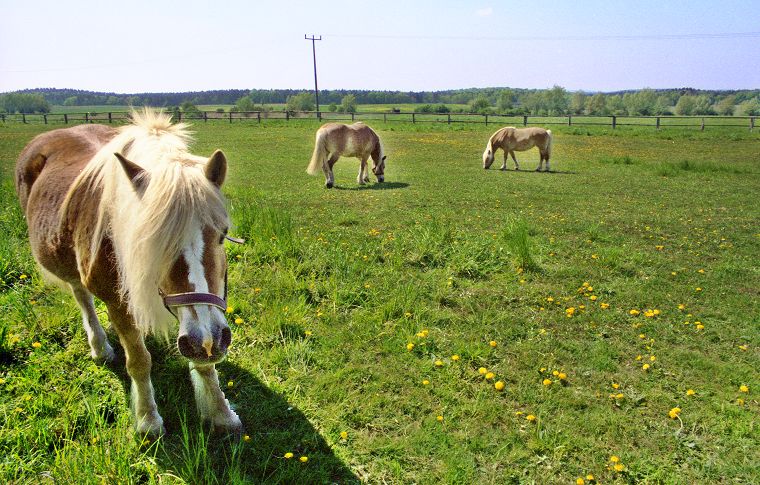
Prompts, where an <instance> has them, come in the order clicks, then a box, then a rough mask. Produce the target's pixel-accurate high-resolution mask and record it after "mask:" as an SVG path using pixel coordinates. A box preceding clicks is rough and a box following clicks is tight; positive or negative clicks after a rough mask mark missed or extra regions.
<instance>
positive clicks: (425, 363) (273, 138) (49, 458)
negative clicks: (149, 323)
mask: <svg viewBox="0 0 760 485" xmlns="http://www.w3.org/2000/svg"><path fill="white" fill-rule="evenodd" d="M317 126H318V125H317V124H316V123H314V122H312V121H299V122H291V123H281V122H271V121H268V122H265V123H262V124H261V125H258V124H254V123H234V124H227V123H207V124H196V125H195V127H194V129H195V130H196V139H197V141H196V142H195V144H194V147H193V151H194V152H195V153H205V154H209V155H210V154H211V153H212V151H213V150H214V149H215V148H222V149H224V150H225V152H226V153H227V156H228V158H229V160H230V167H229V174H228V184H227V185H226V186H225V192H226V195H227V197H228V200H229V206H230V213H231V215H232V218H233V221H234V223H235V227H233V229H232V230H231V234H232V235H234V236H239V237H245V238H246V239H247V241H246V244H245V245H242V246H238V245H229V246H228V251H229V261H230V274H229V283H230V304H231V306H232V307H233V309H234V311H233V313H232V317H233V318H240V319H242V321H243V323H242V324H233V325H234V329H233V343H232V348H231V352H230V356H229V358H228V360H227V361H225V362H224V363H223V364H221V365H220V366H219V368H220V373H221V381H222V386H223V387H224V390H225V392H226V394H227V396H228V398H229V399H230V401H231V402H232V403H233V405H234V406H235V407H236V409H237V411H238V413H239V414H240V416H241V418H242V419H243V422H244V423H245V425H246V428H247V433H248V435H249V438H250V440H248V441H241V442H239V443H232V442H229V441H226V440H222V439H219V438H218V437H215V436H209V435H208V434H207V433H206V430H205V429H204V427H203V426H202V424H201V423H199V422H198V419H197V417H196V414H195V410H194V405H193V402H192V391H191V389H190V383H189V379H188V378H187V366H186V364H185V363H184V362H183V360H182V359H181V358H180V357H179V355H178V353H177V352H176V351H175V350H174V349H172V348H168V347H166V346H165V345H164V344H163V343H161V342H158V341H155V340H153V339H149V346H150V348H151V350H152V354H153V356H154V364H155V367H154V372H153V378H154V385H155V388H156V393H157V401H158V404H159V410H160V411H161V413H162V415H163V416H164V419H165V422H166V426H167V429H168V431H169V434H168V435H167V436H166V437H165V438H163V439H162V440H160V441H159V442H158V443H151V444H143V443H142V442H141V440H140V439H139V437H136V436H134V434H133V432H132V428H131V426H132V417H131V414H130V411H129V406H128V401H129V399H128V394H129V386H128V381H127V379H126V375H125V373H124V371H123V368H122V367H120V366H114V367H110V368H109V367H105V368H104V367H98V366H96V365H95V364H93V363H92V362H91V361H90V360H89V358H88V349H87V343H86V338H85V335H84V332H83V330H82V328H81V323H80V317H79V315H78V312H77V309H76V305H75V304H74V302H73V299H72V298H71V297H69V296H68V295H66V294H65V293H63V292H60V291H59V290H56V289H54V288H50V287H48V286H45V285H44V284H43V282H42V280H41V277H40V275H39V274H38V273H37V272H36V270H35V266H34V263H33V260H32V258H31V255H30V251H29V247H28V243H27V241H26V233H25V223H24V220H23V217H22V215H21V214H20V211H19V209H18V206H17V202H16V200H15V195H14V193H13V182H12V180H13V175H12V174H13V163H14V160H15V157H16V156H17V154H18V153H19V152H20V150H21V149H22V148H23V146H24V145H25V144H26V143H27V142H28V141H29V140H30V139H31V138H32V137H33V136H34V134H36V133H39V132H41V131H43V130H45V129H46V128H48V129H49V128H52V126H48V127H45V126H42V125H28V126H23V125H20V124H11V123H9V124H5V125H0V155H2V157H1V158H0V160H2V164H1V165H0V177H1V178H0V181H1V184H2V185H1V186H0V187H1V189H2V190H1V191H0V230H1V231H2V232H3V234H4V238H3V239H2V242H0V311H1V312H2V317H0V337H2V340H3V341H2V343H1V344H0V379H2V381H0V415H2V416H3V420H2V425H0V477H1V478H0V479H2V480H3V481H4V482H38V481H43V480H46V479H48V478H53V479H55V480H56V481H70V482H77V483H79V482H82V483H90V482H101V481H107V482H147V483H159V482H162V483H163V482H170V483H198V482H205V483H241V482H246V481H247V482H267V483H332V482H339V483H350V482H355V481H366V482H371V483H380V482H389V483H410V482H416V483H522V482H527V483H530V482H539V483H572V482H574V480H575V479H576V478H578V477H581V476H585V475H586V474H588V473H591V474H593V475H594V476H595V477H596V478H597V480H599V481H600V482H613V483H615V482H617V483H636V482H658V483H659V482H662V483H711V482H739V483H751V482H757V481H758V480H759V479H760V471H759V470H758V466H757V463H760V453H759V452H758V448H757V438H756V436H757V415H758V411H759V410H760V405H759V403H758V398H757V392H758V390H760V375H758V371H757V369H758V368H759V367H760V366H759V365H758V364H759V363H760V362H759V359H758V356H759V355H760V353H759V352H758V348H760V333H758V331H757V330H758V315H760V298H758V296H759V295H758V288H760V269H759V266H758V263H757V255H758V254H760V234H759V233H758V226H757V221H758V220H760V209H758V206H757V204H756V203H755V202H753V201H754V200H755V199H756V198H757V194H758V193H760V177H758V173H760V167H758V159H760V157H759V156H760V151H759V150H758V146H760V144H758V138H759V136H758V135H757V134H756V133H755V134H750V133H747V132H741V133H739V132H736V131H733V132H731V133H730V136H728V135H727V132H722V131H720V130H713V131H705V132H699V131H694V130H678V129H669V130H668V131H662V132H654V131H653V130H651V129H649V128H627V127H626V128H620V129H618V130H615V131H614V132H613V131H611V130H608V129H604V128H594V127H590V128H587V127H583V128H581V127H561V126H558V127H553V128H552V130H553V131H554V132H555V135H556V138H555V143H554V153H553V160H552V167H553V169H554V170H557V173H553V174H537V173H534V172H532V171H530V169H532V168H534V167H535V166H537V164H538V154H537V153H535V152H525V153H521V154H518V158H519V160H520V162H521V167H523V169H524V170H523V171H520V172H514V171H509V172H500V171H498V170H489V171H485V170H483V169H482V168H481V161H480V155H481V153H482V150H483V148H484V146H485V140H487V137H488V136H489V135H490V134H491V132H492V131H494V130H495V129H496V128H495V127H494V126H488V127H484V126H473V125H467V126H465V125H452V126H447V125H429V124H428V125H421V124H417V125H411V124H403V123H388V124H382V123H381V122H376V123H375V127H376V129H377V131H378V133H379V134H380V136H381V137H382V138H383V140H384V143H385V146H386V151H387V153H388V165H387V168H386V180H387V182H386V183H385V184H382V185H375V184H370V185H368V186H366V187H358V186H357V185H356V184H355V177H356V171H357V170H358V162H356V161H351V160H348V159H342V160H341V161H339V162H338V164H337V165H336V183H337V187H336V188H335V189H333V190H325V189H324V188H323V181H322V180H321V179H320V178H313V177H309V176H308V175H306V174H305V166H306V164H307V163H308V160H309V157H310V155H311V150H312V145H311V144H312V142H313V133H314V130H315V129H316V127H317ZM22 275H26V276H27V278H22V277H21V276H22ZM697 288H700V289H701V290H697ZM679 305H683V307H682V309H681V308H679ZM570 308H572V309H573V310H572V311H571V310H570ZM655 309H656V310H658V311H659V312H658V314H656V315H655V314H654V312H649V313H647V310H655ZM631 310H637V311H639V312H640V313H639V314H638V315H632V314H631V312H630V311H631ZM99 312H100V314H101V316H102V318H103V319H104V321H105V325H106V327H107V328H108V326H109V325H108V323H107V318H106V315H105V313H104V310H103V308H99ZM646 315H650V316H646ZM685 322H688V324H687V323H685ZM696 322H700V323H699V324H697V323H696ZM698 325H703V328H698ZM425 330H427V332H425ZM110 339H111V341H112V342H116V339H115V336H114V335H113V334H111V335H110ZM492 340H493V341H495V342H496V346H495V347H492V346H491V345H489V342H490V341H492ZM35 342H39V346H38V347H35V346H33V344H34V343H35ZM408 344H413V346H412V349H411V350H407V348H408V347H407V346H408ZM454 355H456V356H458V357H459V358H458V359H454V358H453V357H452V356H454ZM639 356H640V359H639ZM652 357H654V360H652ZM437 361H440V364H441V365H436V362H437ZM645 363H646V364H649V366H650V367H649V369H648V370H647V371H645V370H643V369H642V366H643V365H644V364H645ZM480 367H485V368H487V369H488V371H490V372H493V373H494V374H495V376H494V378H493V379H492V380H486V379H485V378H484V377H483V376H482V375H481V374H479V373H478V369H479V368H480ZM554 371H556V372H557V374H559V373H560V372H562V373H565V374H566V378H565V379H564V380H560V379H558V376H555V375H553V373H554ZM544 379H549V380H551V381H552V383H551V384H549V385H544V384H543V383H542V382H543V381H544ZM424 380H425V381H428V384H423V381H424ZM497 380H500V381H502V382H504V383H505V389H504V390H503V391H501V392H499V391H497V390H496V389H495V388H494V384H493V381H497ZM613 384H614V385H615V386H616V387H615V386H613ZM741 385H746V386H748V390H749V392H747V393H744V392H742V391H740V386H741ZM688 389H693V390H695V391H696V392H695V394H694V395H693V396H687V395H686V391H687V390H688ZM619 394H622V397H617V396H618V395H619ZM738 399H743V400H744V401H743V404H742V403H741V402H740V401H738ZM674 407H680V408H681V409H682V412H681V413H680V415H679V417H678V419H671V418H669V417H668V412H669V411H670V410H671V409H672V408H674ZM528 415H533V416H535V417H536V420H535V421H534V422H530V421H528V420H527V419H526V416H528ZM437 416H442V417H443V420H442V421H438V420H437ZM343 431H345V432H346V433H347V439H345V440H344V439H342V438H341V436H340V433H341V432H343ZM286 452H292V453H294V455H295V456H294V458H293V459H285V458H284V454H285V453H286ZM612 455H614V456H617V457H619V458H620V463H622V464H623V465H624V469H623V470H622V471H619V472H618V471H615V470H614V468H613V466H612V465H613V463H612V462H610V457H611V456H612ZM300 456H308V458H309V459H308V461H307V462H306V463H302V462H300V461H299V460H298V458H299V457H300Z"/></svg>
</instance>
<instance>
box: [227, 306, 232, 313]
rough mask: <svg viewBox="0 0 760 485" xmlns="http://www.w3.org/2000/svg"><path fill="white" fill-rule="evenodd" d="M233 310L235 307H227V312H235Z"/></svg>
mask: <svg viewBox="0 0 760 485" xmlns="http://www.w3.org/2000/svg"><path fill="white" fill-rule="evenodd" d="M233 310H234V309H233V308H232V307H231V306H228V307H227V310H226V311H227V313H232V312H233Z"/></svg>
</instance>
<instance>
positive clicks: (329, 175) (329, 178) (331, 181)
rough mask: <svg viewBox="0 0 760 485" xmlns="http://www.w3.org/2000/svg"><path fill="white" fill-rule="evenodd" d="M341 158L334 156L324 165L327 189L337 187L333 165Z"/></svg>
mask: <svg viewBox="0 0 760 485" xmlns="http://www.w3.org/2000/svg"><path fill="white" fill-rule="evenodd" d="M338 158H340V157H339V156H338V155H335V154H333V155H332V156H330V158H329V159H327V160H325V163H323V164H322V171H323V172H324V173H325V187H326V188H328V189H331V188H333V186H334V185H335V175H334V174H333V165H335V162H337V161H338Z"/></svg>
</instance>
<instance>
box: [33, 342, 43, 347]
mask: <svg viewBox="0 0 760 485" xmlns="http://www.w3.org/2000/svg"><path fill="white" fill-rule="evenodd" d="M32 347H34V348H35V349H39V348H40V347H42V344H41V343H39V342H34V343H33V344H32Z"/></svg>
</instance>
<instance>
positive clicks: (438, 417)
mask: <svg viewBox="0 0 760 485" xmlns="http://www.w3.org/2000/svg"><path fill="white" fill-rule="evenodd" d="M435 419H437V420H438V422H439V423H440V422H443V416H441V415H440V414H439V415H438V416H436V417H435Z"/></svg>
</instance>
